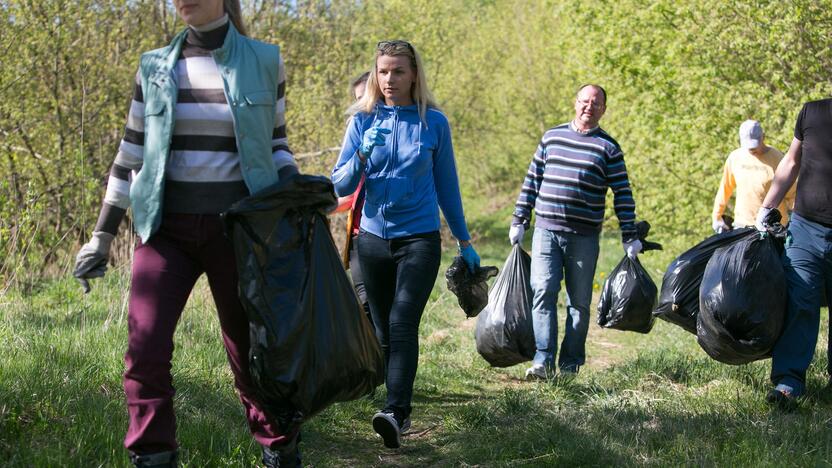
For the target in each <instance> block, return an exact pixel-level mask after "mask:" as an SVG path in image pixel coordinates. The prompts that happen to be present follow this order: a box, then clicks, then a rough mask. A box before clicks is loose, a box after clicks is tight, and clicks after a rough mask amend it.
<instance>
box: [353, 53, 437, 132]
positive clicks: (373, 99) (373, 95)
mask: <svg viewBox="0 0 832 468" xmlns="http://www.w3.org/2000/svg"><path fill="white" fill-rule="evenodd" d="M383 55H387V56H390V57H397V56H404V57H407V58H408V59H409V61H410V66H411V67H412V68H413V71H414V72H415V75H416V79H415V80H414V82H413V87H412V89H411V90H410V97H411V98H412V99H413V102H414V103H416V106H417V107H418V109H419V118H420V119H421V120H422V121H425V114H426V113H427V110H428V107H433V108H435V109H438V108H439V106H438V105H437V104H436V99H434V97H433V94H432V93H431V92H430V89H429V88H428V80H427V77H426V75H425V67H424V66H423V65H422V58H421V57H420V56H419V53H418V52H416V48H415V47H413V46H412V45H411V44H410V43H409V42H407V41H381V42H379V43H378V45H377V46H376V53H375V54H374V55H373V66H372V67H370V69H371V70H372V72H371V73H370V76H369V79H368V80H367V90H366V92H365V93H364V96H363V97H362V98H361V99H360V100H359V101H358V102H356V103H355V104H353V105H351V106H350V107H349V109H347V113H348V114H350V115H355V114H357V113H359V112H366V113H368V114H370V113H372V112H373V111H374V110H375V107H376V103H378V101H379V99H382V96H383V95H382V93H381V88H379V86H378V58H379V57H381V56H383Z"/></svg>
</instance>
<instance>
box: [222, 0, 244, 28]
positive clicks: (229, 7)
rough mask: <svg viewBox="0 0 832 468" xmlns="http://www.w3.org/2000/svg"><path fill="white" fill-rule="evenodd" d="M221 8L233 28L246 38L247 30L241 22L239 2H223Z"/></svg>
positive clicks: (235, 0) (238, 0)
mask: <svg viewBox="0 0 832 468" xmlns="http://www.w3.org/2000/svg"><path fill="white" fill-rule="evenodd" d="M222 8H223V10H225V12H226V13H227V14H228V19H229V20H231V22H232V23H233V24H234V28H235V29H236V30H237V32H238V33H240V34H242V35H243V36H248V29H246V24H245V23H244V22H243V11H242V9H241V8H240V0H223V1H222Z"/></svg>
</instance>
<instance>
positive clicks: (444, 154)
mask: <svg viewBox="0 0 832 468" xmlns="http://www.w3.org/2000/svg"><path fill="white" fill-rule="evenodd" d="M434 128H436V130H437V146H436V152H435V153H434V155H433V180H434V184H436V196H437V199H438V201H439V207H440V208H442V214H443V215H445V221H447V222H448V227H449V228H450V229H451V232H452V233H453V235H454V237H456V238H457V239H458V240H461V241H467V240H470V239H471V235H470V233H469V232H468V226H467V224H466V222H465V213H464V212H463V209H462V194H461V193H460V190H459V176H458V175H457V172H456V161H455V159H454V147H453V142H452V141H451V127H450V125H449V124H448V121H447V120H446V119H444V118H443V119H442V120H441V121H439V122H437V123H436V124H435V125H434Z"/></svg>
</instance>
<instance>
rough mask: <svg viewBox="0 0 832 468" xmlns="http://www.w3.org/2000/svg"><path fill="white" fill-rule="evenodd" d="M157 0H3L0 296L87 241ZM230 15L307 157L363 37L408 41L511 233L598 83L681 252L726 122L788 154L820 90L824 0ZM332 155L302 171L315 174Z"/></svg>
mask: <svg viewBox="0 0 832 468" xmlns="http://www.w3.org/2000/svg"><path fill="white" fill-rule="evenodd" d="M167 3H169V2H126V1H124V0H120V1H119V0H81V1H68V0H58V1H44V0H13V1H8V2H2V4H0V21H2V22H3V25H4V28H3V33H2V35H0V52H2V53H0V135H2V142H0V252H3V254H2V255H0V257H2V259H0V285H8V284H9V282H10V281H12V279H13V275H12V273H11V272H12V271H18V272H20V273H27V274H28V275H29V278H30V279H36V278H38V277H40V276H41V275H42V274H49V273H53V274H54V273H62V272H65V271H66V269H67V268H68V264H69V261H68V257H71V255H72V254H73V253H74V252H75V250H76V249H77V246H78V243H79V242H80V241H83V240H85V238H86V236H87V235H88V234H89V231H90V230H91V229H92V226H93V225H94V222H95V217H96V213H97V211H98V208H99V206H100V203H101V198H102V194H103V186H104V184H105V182H106V174H107V172H108V169H109V166H110V164H111V162H112V160H113V157H114V155H115V151H116V148H117V145H118V141H119V139H120V137H121V132H122V129H123V125H124V119H125V115H126V111H127V107H128V102H129V97H130V89H131V86H132V82H133V75H134V73H135V69H136V63H137V60H138V56H139V54H140V52H142V51H144V50H148V49H151V48H155V47H159V46H162V45H164V44H165V43H166V41H167V40H168V39H169V38H170V37H171V36H172V34H174V33H175V32H176V31H177V30H178V29H179V28H181V27H182V24H181V23H180V22H177V21H175V15H174V13H173V12H172V11H171V10H170V6H169V5H168V6H167V7H166V8H167V9H162V10H160V9H159V8H160V5H166V4H167ZM243 3H244V6H245V11H244V13H245V16H246V19H247V21H248V23H249V29H250V32H251V34H252V36H253V37H256V38H259V39H262V40H265V41H268V42H272V43H276V44H279V45H280V46H281V50H282V52H283V55H284V59H285V61H286V65H287V78H288V84H287V101H288V107H287V119H288V131H289V139H290V144H291V146H292V147H293V148H294V150H295V151H296V152H297V153H299V154H303V155H306V154H308V153H317V152H319V151H321V150H328V149H331V148H335V147H338V146H339V145H340V142H341V139H342V136H343V132H344V128H345V122H346V115H345V114H344V110H345V109H346V107H347V105H348V104H349V102H350V96H349V90H348V89H347V86H348V83H349V81H350V80H351V79H352V78H354V77H355V76H357V75H358V74H360V73H361V72H363V71H364V70H367V69H368V68H369V67H370V66H371V65H372V57H373V50H374V47H375V44H376V42H377V41H379V40H383V39H391V38H401V39H407V40H409V41H411V42H412V43H413V44H414V45H415V46H416V47H417V49H418V50H419V51H420V53H421V54H422V56H423V59H424V61H425V67H426V71H427V74H428V78H429V83H430V85H431V87H432V89H433V91H434V94H435V95H436V96H437V98H438V99H439V101H440V104H441V105H442V108H443V110H444V111H445V112H446V113H447V114H448V116H449V119H450V122H451V126H452V128H453V130H454V142H455V148H456V153H457V159H458V167H459V171H460V178H461V181H462V185H463V193H464V195H465V198H466V205H470V206H475V207H477V209H476V210H472V209H470V208H469V209H468V210H467V214H468V218H469V220H470V221H471V222H472V223H473V224H477V223H478V220H479V219H484V220H486V222H487V223H492V221H495V220H494V219H492V218H494V216H496V215H497V214H498V213H499V214H500V215H499V216H501V219H500V220H496V222H497V223H498V224H499V223H503V225H505V224H507V222H508V217H509V214H510V211H511V209H510V207H511V206H512V205H513V203H514V200H515V198H516V196H517V193H518V191H519V187H520V184H521V181H522V178H523V176H524V174H525V172H526V168H527V167H528V164H529V161H530V158H531V154H532V153H533V151H534V150H535V147H536V145H537V142H538V141H539V139H540V136H541V135H542V133H543V132H544V131H545V130H546V129H547V128H549V127H551V126H553V125H556V124H559V123H562V122H565V121H568V120H569V119H571V118H572V115H573V110H572V103H573V97H574V93H575V90H576V88H577V87H578V85H580V84H582V83H586V82H596V83H599V84H601V85H603V86H604V87H605V88H606V89H607V91H608V92H609V105H608V110H607V115H606V116H605V118H604V120H603V121H602V124H603V126H604V127H605V128H606V129H607V130H608V131H609V132H610V133H611V134H612V135H613V136H614V137H615V138H616V139H617V140H618V141H619V142H620V143H621V145H622V147H623V149H624V151H625V155H626V161H627V165H628V169H629V171H630V174H631V179H632V184H633V187H634V194H635V198H636V202H637V212H638V215H639V217H640V218H643V219H647V220H649V221H650V222H651V223H652V224H653V225H654V233H655V237H656V239H657V240H659V241H665V242H667V241H668V240H669V239H671V238H681V239H685V240H686V242H687V243H688V244H689V243H691V242H692V241H693V240H696V239H697V238H699V237H701V236H702V235H704V234H706V233H707V232H708V229H709V228H708V226H709V224H710V223H709V222H708V219H709V212H710V209H711V204H712V200H713V196H714V194H715V191H716V185H717V183H718V180H719V175H720V169H721V166H722V164H723V162H724V159H725V157H726V156H727V154H728V153H729V152H730V151H731V150H732V149H733V148H734V147H735V146H736V142H737V128H738V125H739V123H740V122H741V121H742V120H744V119H746V118H755V119H757V120H760V121H761V122H762V123H763V125H764V128H765V129H766V131H767V135H768V142H769V143H770V144H772V145H773V146H775V147H777V148H778V149H780V150H782V151H784V150H785V149H786V148H787V147H788V145H789V143H790V141H791V138H792V136H791V133H792V127H793V125H794V120H795V117H796V115H797V112H798V111H799V109H800V106H801V104H802V103H803V102H805V101H807V100H811V99H817V98H822V97H825V96H828V95H829V93H830V91H831V90H832V85H830V82H829V80H828V71H829V70H830V69H832V36H830V35H829V34H827V32H828V31H829V30H830V29H832V8H830V6H832V2H830V1H829V0H822V1H812V0H795V1H792V2H785V3H783V2H776V1H773V0H759V1H758V0H755V1H751V0H744V1H740V2H723V1H719V0H703V1H695V2H694V1H684V2H678V1H670V0H655V1H652V2H649V3H644V2H638V1H634V0H623V1H610V0H590V1H583V2H577V1H573V0H541V1H537V2H517V1H514V0H454V1H450V2H435V1H431V0H413V1H406V0H390V1H385V2H381V1H361V2H355V1H349V0H336V1H328V0H303V1H293V2H283V1H265V0H259V1H255V2H243ZM336 157H337V152H335V151H324V152H323V153H322V154H313V155H310V156H304V157H302V158H301V159H300V161H299V162H300V164H301V168H302V170H304V171H306V172H311V173H321V174H328V173H329V171H330V170H331V167H332V165H333V164H334V163H335V159H336ZM608 206H609V208H610V209H609V211H608V216H607V218H608V221H609V222H608V224H609V226H608V227H610V228H615V227H616V225H617V223H616V221H615V216H614V214H613V212H612V210H611V204H608ZM124 231H126V229H125V230H124ZM474 234H475V236H476V235H479V233H477V232H475V233H474ZM120 242H121V243H123V240H122V241H120ZM117 244H119V242H117ZM122 250H124V251H125V252H129V249H122ZM122 260H123V259H122ZM14 278H16V281H21V280H23V279H24V278H23V277H22V276H20V274H18V275H17V276H14Z"/></svg>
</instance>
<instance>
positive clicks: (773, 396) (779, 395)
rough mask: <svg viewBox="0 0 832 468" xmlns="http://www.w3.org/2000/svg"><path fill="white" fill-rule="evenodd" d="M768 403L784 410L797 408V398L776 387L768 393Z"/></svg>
mask: <svg viewBox="0 0 832 468" xmlns="http://www.w3.org/2000/svg"><path fill="white" fill-rule="evenodd" d="M766 403H768V404H770V405H774V406H776V407H777V408H779V409H781V410H783V411H794V410H796V409H797V398H795V397H793V396H792V395H791V394H789V393H786V392H783V391H780V390H777V389H776V388H772V389H771V390H769V392H768V393H767V394H766Z"/></svg>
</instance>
